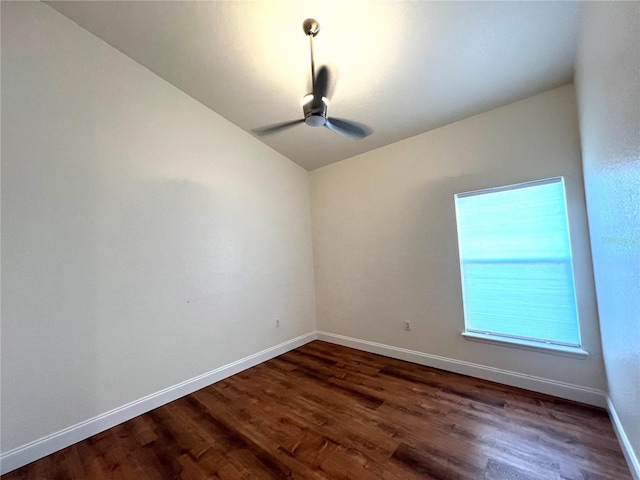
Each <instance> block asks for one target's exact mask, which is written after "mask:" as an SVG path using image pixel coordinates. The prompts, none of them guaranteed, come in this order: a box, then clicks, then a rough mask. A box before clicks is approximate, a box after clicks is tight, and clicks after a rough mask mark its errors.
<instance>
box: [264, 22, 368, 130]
mask: <svg viewBox="0 0 640 480" xmlns="http://www.w3.org/2000/svg"><path fill="white" fill-rule="evenodd" d="M302 29H303V30H304V33H305V34H306V35H307V36H308V37H309V46H310V50H311V84H312V92H311V93H308V94H306V95H305V96H304V97H303V98H302V112H303V113H304V118H300V119H298V120H292V121H289V122H282V123H276V124H275V125H269V126H267V127H262V128H257V129H255V130H253V133H255V134H256V135H258V136H262V135H269V134H271V133H276V132H279V131H281V130H285V129H287V128H291V127H293V126H296V125H299V124H301V123H306V124H307V125H309V126H310V127H327V128H328V129H329V130H332V131H334V132H336V133H340V134H342V135H346V136H348V137H352V138H356V139H361V138H364V137H366V136H368V135H369V134H370V133H371V130H370V129H369V128H367V127H365V126H363V125H359V124H357V123H355V122H350V121H348V120H342V119H340V118H335V117H331V118H329V117H327V107H328V105H329V101H328V100H327V97H326V95H327V89H328V87H329V69H328V68H327V67H325V66H322V67H320V70H319V71H318V75H316V74H315V61H314V58H313V37H315V36H316V35H317V34H318V32H319V31H320V24H319V23H318V22H317V21H316V20H314V19H313V18H307V19H306V20H305V21H304V22H303V23H302Z"/></svg>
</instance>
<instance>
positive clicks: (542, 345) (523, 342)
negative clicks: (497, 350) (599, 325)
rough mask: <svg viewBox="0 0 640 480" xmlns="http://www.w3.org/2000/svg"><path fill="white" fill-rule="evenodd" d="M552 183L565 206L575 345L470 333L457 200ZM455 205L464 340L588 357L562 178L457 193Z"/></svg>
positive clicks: (476, 332)
mask: <svg viewBox="0 0 640 480" xmlns="http://www.w3.org/2000/svg"><path fill="white" fill-rule="evenodd" d="M553 183H560V184H561V185H562V191H563V202H564V205H563V207H564V214H565V215H564V217H565V222H566V231H567V235H568V240H569V246H568V247H569V252H568V253H569V257H568V259H566V260H565V259H563V261H566V262H567V263H568V267H569V269H570V273H571V281H572V283H573V299H572V300H573V302H574V303H575V312H576V319H575V320H576V324H577V330H578V331H577V333H578V344H577V345H574V344H567V343H564V342H554V341H550V340H543V339H530V338H525V337H518V336H514V335H509V334H506V333H505V334H504V335H501V334H499V333H497V332H484V331H481V330H477V329H471V330H470V329H469V327H468V320H467V319H468V317H469V315H468V313H467V301H466V297H465V276H464V264H463V263H464V259H463V257H462V238H461V236H460V232H461V228H460V214H459V206H458V199H460V198H467V197H473V196H479V195H485V194H492V193H499V192H506V191H512V190H516V189H523V188H529V187H536V186H542V185H549V184H553ZM454 206H455V213H456V236H457V240H458V259H459V266H460V282H461V290H462V303H463V313H464V331H463V332H461V335H462V336H463V337H464V339H465V340H470V341H476V342H482V343H488V344H494V345H501V346H506V347H513V348H518V349H523V350H533V351H538V352H543V353H552V354H556V355H563V356H568V357H576V358H585V357H587V356H588V355H589V353H588V352H586V351H585V350H584V349H583V343H582V332H581V330H582V329H581V326H580V315H579V312H578V301H577V288H576V282H575V272H574V268H573V254H572V248H571V230H570V223H569V209H568V206H567V191H566V187H565V182H564V177H562V176H557V177H551V178H545V179H542V180H533V181H528V182H520V183H515V184H511V185H504V186H499V187H490V188H484V189H478V190H472V191H467V192H461V193H456V194H455V195H454ZM503 263H504V262H503Z"/></svg>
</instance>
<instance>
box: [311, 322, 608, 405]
mask: <svg viewBox="0 0 640 480" xmlns="http://www.w3.org/2000/svg"><path fill="white" fill-rule="evenodd" d="M317 335H318V340H324V341H325V342H331V343H335V344H338V345H343V346H345V347H351V348H356V349H358V350H364V351H365V352H370V353H376V354H378V355H384V356H386V357H391V358H396V359H398V360H406V361H408V362H413V363H418V364H420V365H425V366H427V367H433V368H439V369H441V370H447V371H449V372H454V373H460V374H462V375H468V376H470V377H476V378H482V379H484V380H490V381H492V382H497V383H503V384H505V385H511V386H513V387H518V388H524V389H527V390H532V391H534V392H539V393H546V394H547V395H554V396H556V397H560V398H565V399H568V400H573V401H576V402H581V403H586V404H588V405H594V406H597V407H601V408H606V407H607V400H606V393H605V392H603V391H602V390H597V389H595V388H588V387H582V386H579V385H573V384H571V383H565V382H559V381H557V380H550V379H547V378H541V377H535V376H533V375H525V374H523V373H518V372H513V371H510V370H503V369H500V368H494V367H487V366H485V365H478V364H475V363H470V362H464V361H461V360H455V359H453V358H447V357H440V356H438V355H431V354H428V353H424V352H418V351H415V350H408V349H406V348H400V347H394V346H391V345H384V344H382V343H376V342H370V341H367V340H360V339H357V338H351V337H345V336H343V335H337V334H334V333H328V332H320V331H319V332H317Z"/></svg>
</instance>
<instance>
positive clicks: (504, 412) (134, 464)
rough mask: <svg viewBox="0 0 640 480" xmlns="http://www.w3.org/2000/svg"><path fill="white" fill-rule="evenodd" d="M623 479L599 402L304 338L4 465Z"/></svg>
mask: <svg viewBox="0 0 640 480" xmlns="http://www.w3.org/2000/svg"><path fill="white" fill-rule="evenodd" d="M205 478H206V479H209V478H216V479H252V480H253V479H292V478H296V479H331V480H334V479H357V480H367V479H401V480H412V479H440V480H457V479H461V480H462V479H474V480H480V479H485V480H606V479H611V480H625V479H631V475H630V473H629V470H628V467H627V466H626V463H625V460H624V458H623V456H622V453H621V450H620V447H619V445H618V443H617V440H616V437H615V434H614V432H613V430H612V427H611V423H610V421H609V418H608V417H607V414H606V412H605V411H604V410H600V409H597V408H593V407H589V406H585V405H580V404H576V403H573V402H569V401H565V400H561V399H557V398H554V397H550V396H546V395H541V394H536V393H531V392H528V391H525V390H520V389H516V388H511V387H506V386H504V385H499V384H496V383H491V382H486V381H483V380H478V379H474V378H470V377H465V376H461V375H457V374H453V373H448V372H444V371H442V370H435V369H432V368H427V367H422V366H420V365H415V364H412V363H407V362H402V361H399V360H393V359H390V358H386V357H381V356H377V355H372V354H369V353H364V352H360V351H358V350H353V349H350V348H345V347H340V346H337V345H332V344H329V343H325V342H320V341H315V342H312V343H310V344H307V345H305V346H303V347H301V348H298V349H296V350H293V351H291V352H289V353H286V354H284V355H281V356H279V357H277V358H274V359H272V360H270V361H268V362H265V363H263V364H260V365H258V366H256V367H254V368H251V369H249V370H246V371H244V372H242V373H240V374H238V375H234V376H233V377H229V378H227V379H226V380H223V381H221V382H218V383H216V384H214V385H211V386H209V387H207V388H204V389H202V390H199V391H197V392H195V393H193V394H191V395H188V396H186V397H183V398H181V399H179V400H176V401H175V402H172V403H170V404H167V405H164V406H162V407H160V408H157V409H155V410H153V411H151V412H149V413H147V414H145V415H141V416H139V417H136V418H134V419H132V420H130V421H128V422H126V423H123V424H121V425H119V426H117V427H114V428H111V429H110V430H107V431H105V432H103V433H100V434H98V435H95V436H93V437H91V438H89V439H87V440H85V441H82V442H79V443H77V444H75V445H72V446H71V447H69V448H66V449H64V450H61V451H59V452H57V453H54V454H53V455H50V456H48V457H46V458H43V459H42V460H39V461H37V462H34V463H32V464H30V465H27V466H25V467H23V468H21V469H19V470H15V471H14V472H11V473H9V474H7V475H4V476H2V480H18V479H39V480H40V479H51V480H54V479H136V480H138V479H162V480H166V479H185V480H186V479H194V480H195V479H205Z"/></svg>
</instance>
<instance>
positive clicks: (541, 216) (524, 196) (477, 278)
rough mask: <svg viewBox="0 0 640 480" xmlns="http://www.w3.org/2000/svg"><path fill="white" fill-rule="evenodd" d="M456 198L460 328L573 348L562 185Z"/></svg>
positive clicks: (576, 335) (575, 336) (576, 339)
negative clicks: (461, 305)
mask: <svg viewBox="0 0 640 480" xmlns="http://www.w3.org/2000/svg"><path fill="white" fill-rule="evenodd" d="M455 199H456V214H457V222H458V241H459V248H460V265H461V270H462V285H463V299H464V311H465V323H466V329H467V331H469V332H475V333H486V334H490V335H497V336H504V337H511V338H515V339H522V340H529V341H536V342H544V343H553V344H558V345H565V346H576V347H579V346H580V331H579V327H578V315H577V307H576V300H575V286H574V279H573V269H572V262H571V245H570V239H569V228H568V222H567V210H566V202H565V190H564V180H563V179H562V178H561V177H558V178H552V179H548V180H541V181H537V182H528V183H523V184H518V185H513V186H508V187H500V188H494V189H488V190H481V191H476V192H468V193H461V194H457V195H456V198H455Z"/></svg>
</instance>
